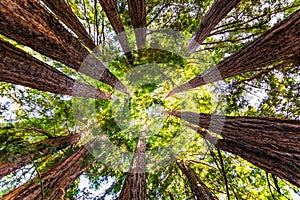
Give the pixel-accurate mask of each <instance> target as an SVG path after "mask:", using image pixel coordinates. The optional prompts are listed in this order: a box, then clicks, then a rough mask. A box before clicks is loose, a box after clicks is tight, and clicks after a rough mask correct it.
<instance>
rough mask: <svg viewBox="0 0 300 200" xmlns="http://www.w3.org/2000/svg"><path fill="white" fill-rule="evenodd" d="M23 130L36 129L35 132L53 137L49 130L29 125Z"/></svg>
mask: <svg viewBox="0 0 300 200" xmlns="http://www.w3.org/2000/svg"><path fill="white" fill-rule="evenodd" d="M25 130H27V131H36V132H39V133H42V134H43V135H46V136H47V137H48V138H54V137H53V136H52V135H51V134H50V133H49V132H47V131H45V130H43V129H39V128H35V127H30V128H27V129H25Z"/></svg>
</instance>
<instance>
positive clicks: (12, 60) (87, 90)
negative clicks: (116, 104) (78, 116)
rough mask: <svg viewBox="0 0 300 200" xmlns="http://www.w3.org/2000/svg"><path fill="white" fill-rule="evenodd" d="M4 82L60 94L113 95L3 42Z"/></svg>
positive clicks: (1, 66)
mask: <svg viewBox="0 0 300 200" xmlns="http://www.w3.org/2000/svg"><path fill="white" fill-rule="evenodd" d="M0 60H1V62H0V69H1V71H0V81H5V82H9V83H13V84H19V85H23V86H26V87H31V88H34V89H38V90H43V91H48V92H52V93H56V94H63V95H70V96H83V97H90V98H97V99H110V94H109V93H107V92H103V91H101V90H98V89H96V88H94V87H92V86H90V85H86V84H84V83H81V82H78V81H75V80H74V79H72V78H70V77H68V76H66V75H64V74H63V73H62V72H60V71H58V70H56V69H54V68H52V67H51V66H49V65H47V64H46V63H44V62H41V61H39V60H38V59H36V58H34V57H32V56H30V55H29V54H28V53H26V52H24V51H22V50H21V49H18V48H16V47H15V46H13V45H11V44H10V43H8V42H6V41H4V40H2V39H0Z"/></svg>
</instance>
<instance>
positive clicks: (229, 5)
mask: <svg viewBox="0 0 300 200" xmlns="http://www.w3.org/2000/svg"><path fill="white" fill-rule="evenodd" d="M240 1H241V0H215V1H214V3H213V5H212V6H211V8H210V9H209V10H208V12H207V13H206V14H205V15H204V17H203V19H202V21H201V24H200V26H199V28H198V30H197V31H196V33H195V34H194V36H193V39H192V40H191V42H190V43H189V45H188V49H189V50H190V51H194V50H196V48H197V47H198V46H199V45H201V44H202V42H203V41H204V40H205V38H206V37H207V36H208V35H209V34H210V32H211V31H212V30H213V29H214V28H215V27H216V26H217V25H218V23H219V22H220V21H221V20H222V19H223V18H224V17H225V16H226V15H227V14H228V13H229V12H230V11H231V10H232V9H233V8H234V7H235V6H236V5H237V4H238V3H239V2H240Z"/></svg>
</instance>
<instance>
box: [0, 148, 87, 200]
mask: <svg viewBox="0 0 300 200" xmlns="http://www.w3.org/2000/svg"><path fill="white" fill-rule="evenodd" d="M87 154H88V150H87V149H86V148H85V147H81V148H79V149H78V150H77V151H75V152H74V153H73V154H72V155H70V156H69V157H67V158H66V159H64V160H63V161H61V162H59V163H58V164H56V165H55V166H53V167H51V168H50V169H48V170H47V171H46V172H44V173H41V177H39V176H36V177H35V178H34V179H33V180H32V181H30V182H28V183H26V184H24V185H22V186H20V187H18V188H16V189H15V190H13V191H12V192H10V193H8V194H6V195H5V196H3V197H2V198H0V199H1V200H5V199H15V200H32V199H42V198H43V199H49V200H52V199H63V196H64V193H65V191H66V190H67V189H68V188H69V187H70V186H71V185H72V184H73V182H74V181H75V179H76V178H77V177H78V176H79V175H80V174H82V173H83V172H84V171H85V170H86V169H88V167H89V166H90V164H87V165H85V166H82V164H83V159H84V156H85V155H87ZM40 178H42V180H40ZM41 181H42V183H40V182H41ZM41 185H42V187H43V189H42V187H41Z"/></svg>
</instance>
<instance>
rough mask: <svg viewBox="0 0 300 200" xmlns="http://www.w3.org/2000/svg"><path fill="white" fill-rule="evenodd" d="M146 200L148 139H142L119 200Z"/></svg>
mask: <svg viewBox="0 0 300 200" xmlns="http://www.w3.org/2000/svg"><path fill="white" fill-rule="evenodd" d="M129 199H130V200H145V199H146V138H140V139H139V141H138V144H137V146H136V150H135V154H134V156H133V159H132V162H131V165H130V169H129V172H128V175H127V177H126V179H125V182H124V184H123V187H122V190H121V192H120V195H119V197H118V200H129Z"/></svg>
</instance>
